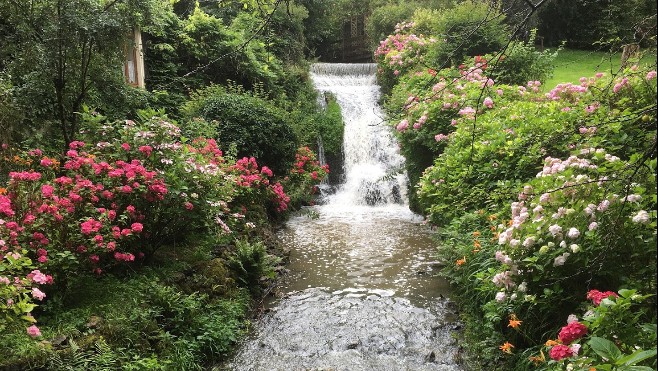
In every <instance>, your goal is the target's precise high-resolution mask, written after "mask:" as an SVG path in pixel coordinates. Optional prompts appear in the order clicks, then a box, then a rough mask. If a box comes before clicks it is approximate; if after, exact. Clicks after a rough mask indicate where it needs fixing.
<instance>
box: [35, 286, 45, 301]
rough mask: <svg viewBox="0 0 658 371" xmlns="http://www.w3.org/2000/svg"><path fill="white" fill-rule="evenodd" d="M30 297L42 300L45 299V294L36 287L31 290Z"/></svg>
mask: <svg viewBox="0 0 658 371" xmlns="http://www.w3.org/2000/svg"><path fill="white" fill-rule="evenodd" d="M32 297H34V298H35V299H38V300H43V299H44V298H45V297H46V294H44V293H43V291H41V290H39V289H38V288H36V287H33V288H32Z"/></svg>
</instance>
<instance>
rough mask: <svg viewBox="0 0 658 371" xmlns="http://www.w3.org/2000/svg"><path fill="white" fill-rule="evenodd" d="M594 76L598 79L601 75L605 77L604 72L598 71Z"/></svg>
mask: <svg viewBox="0 0 658 371" xmlns="http://www.w3.org/2000/svg"><path fill="white" fill-rule="evenodd" d="M594 76H596V78H597V79H600V78H601V77H603V72H597V73H596V75H594Z"/></svg>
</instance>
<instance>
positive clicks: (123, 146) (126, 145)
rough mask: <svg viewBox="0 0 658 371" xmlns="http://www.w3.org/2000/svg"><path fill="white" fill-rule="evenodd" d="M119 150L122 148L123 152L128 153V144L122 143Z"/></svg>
mask: <svg viewBox="0 0 658 371" xmlns="http://www.w3.org/2000/svg"><path fill="white" fill-rule="evenodd" d="M121 148H123V149H124V150H125V151H130V144H128V143H123V144H121Z"/></svg>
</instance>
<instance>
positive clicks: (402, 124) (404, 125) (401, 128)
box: [395, 119, 409, 132]
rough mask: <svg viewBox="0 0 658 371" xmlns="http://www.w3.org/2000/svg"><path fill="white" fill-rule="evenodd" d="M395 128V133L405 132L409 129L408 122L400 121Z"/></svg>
mask: <svg viewBox="0 0 658 371" xmlns="http://www.w3.org/2000/svg"><path fill="white" fill-rule="evenodd" d="M395 128H396V129H397V131H400V132H402V131H405V130H407V128H409V121H407V120H406V119H404V120H402V121H400V123H399V124H398V125H397V126H396V127H395Z"/></svg>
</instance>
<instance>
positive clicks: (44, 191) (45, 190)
mask: <svg viewBox="0 0 658 371" xmlns="http://www.w3.org/2000/svg"><path fill="white" fill-rule="evenodd" d="M54 190H55V188H53V186H51V185H49V184H44V185H42V186H41V195H42V196H43V198H50V197H52V195H53V191H54Z"/></svg>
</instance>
